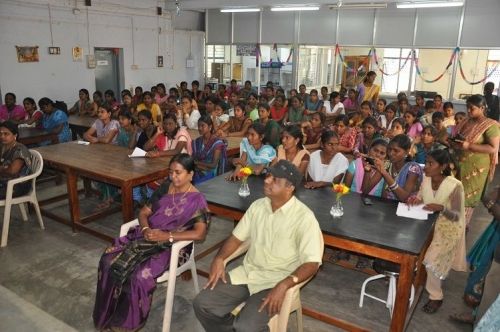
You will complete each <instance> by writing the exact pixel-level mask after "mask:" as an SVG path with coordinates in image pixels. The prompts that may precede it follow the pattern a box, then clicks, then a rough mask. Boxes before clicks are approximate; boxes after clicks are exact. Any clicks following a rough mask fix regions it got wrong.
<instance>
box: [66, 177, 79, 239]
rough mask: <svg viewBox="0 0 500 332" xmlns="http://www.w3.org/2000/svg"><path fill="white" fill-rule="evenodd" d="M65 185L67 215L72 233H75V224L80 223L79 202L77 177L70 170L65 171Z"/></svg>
mask: <svg viewBox="0 0 500 332" xmlns="http://www.w3.org/2000/svg"><path fill="white" fill-rule="evenodd" d="M66 178H67V179H66V184H67V187H68V200H69V213H70V215H71V223H72V227H73V232H76V225H75V224H76V223H80V202H79V201H78V187H77V180H78V176H77V175H76V173H75V172H74V171H72V170H70V169H68V170H66Z"/></svg>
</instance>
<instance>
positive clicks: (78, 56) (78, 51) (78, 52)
mask: <svg viewBox="0 0 500 332" xmlns="http://www.w3.org/2000/svg"><path fill="white" fill-rule="evenodd" d="M72 53H73V61H82V53H83V51H82V48H81V47H79V46H76V47H73V51H72Z"/></svg>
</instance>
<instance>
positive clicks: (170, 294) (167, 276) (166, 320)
mask: <svg viewBox="0 0 500 332" xmlns="http://www.w3.org/2000/svg"><path fill="white" fill-rule="evenodd" d="M137 225H139V220H138V219H134V220H132V221H130V222H128V223H126V224H123V225H122V226H121V228H120V236H125V235H127V233H128V231H129V229H130V228H132V227H135V226H137ZM191 243H193V241H177V242H174V244H173V245H172V251H171V254H170V266H169V268H168V271H165V272H164V273H163V274H162V275H161V276H159V277H158V278H156V283H158V284H159V283H163V282H167V281H170V282H169V283H168V285H167V295H166V297H165V311H164V314H163V328H162V332H169V331H170V323H171V321H172V308H173V305H174V292H175V282H176V279H177V277H178V276H179V275H181V274H182V273H184V272H186V271H187V270H191V274H192V277H193V283H194V290H195V292H196V294H198V293H199V291H200V288H199V286H198V276H197V274H196V264H195V262H194V244H193V250H192V252H191V256H190V257H189V260H188V261H187V262H186V263H184V264H182V265H181V266H177V265H178V263H179V252H180V251H181V249H182V248H184V247H186V246H187V245H189V244H191Z"/></svg>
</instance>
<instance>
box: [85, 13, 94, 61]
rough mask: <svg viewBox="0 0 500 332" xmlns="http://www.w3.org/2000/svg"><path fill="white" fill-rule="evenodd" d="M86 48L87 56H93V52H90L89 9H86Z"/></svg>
mask: <svg viewBox="0 0 500 332" xmlns="http://www.w3.org/2000/svg"><path fill="white" fill-rule="evenodd" d="M86 14H87V48H88V54H93V53H94V52H92V53H91V52H90V22H89V7H87V13H86Z"/></svg>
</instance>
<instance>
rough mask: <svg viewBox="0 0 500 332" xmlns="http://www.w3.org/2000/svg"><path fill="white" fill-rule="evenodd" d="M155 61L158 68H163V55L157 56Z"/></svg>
mask: <svg viewBox="0 0 500 332" xmlns="http://www.w3.org/2000/svg"><path fill="white" fill-rule="evenodd" d="M156 61H157V63H158V67H163V55H158V57H157V59H156Z"/></svg>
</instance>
